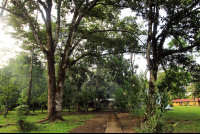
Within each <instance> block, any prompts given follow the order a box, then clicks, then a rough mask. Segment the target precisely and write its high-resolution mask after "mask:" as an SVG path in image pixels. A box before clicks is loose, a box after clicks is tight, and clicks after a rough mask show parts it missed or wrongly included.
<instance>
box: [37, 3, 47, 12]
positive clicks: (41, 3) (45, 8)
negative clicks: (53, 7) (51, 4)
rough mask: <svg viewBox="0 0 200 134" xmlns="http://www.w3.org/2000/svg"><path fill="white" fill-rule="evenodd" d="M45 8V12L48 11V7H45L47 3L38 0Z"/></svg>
mask: <svg viewBox="0 0 200 134" xmlns="http://www.w3.org/2000/svg"><path fill="white" fill-rule="evenodd" d="M37 1H38V2H39V3H40V4H41V5H42V6H43V8H44V10H45V11H46V10H47V6H46V5H45V2H42V1H41V0H37Z"/></svg>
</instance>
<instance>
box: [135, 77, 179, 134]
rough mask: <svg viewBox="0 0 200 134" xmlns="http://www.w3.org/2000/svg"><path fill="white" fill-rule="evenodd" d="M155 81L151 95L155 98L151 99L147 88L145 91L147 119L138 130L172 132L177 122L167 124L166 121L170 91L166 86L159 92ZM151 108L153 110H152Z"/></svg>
mask: <svg viewBox="0 0 200 134" xmlns="http://www.w3.org/2000/svg"><path fill="white" fill-rule="evenodd" d="M153 83H154V86H155V92H154V94H152V95H151V96H152V98H153V99H152V100H150V99H149V96H148V94H147V92H145V90H144V91H143V98H144V101H145V104H146V110H147V111H146V112H145V116H146V118H147V120H146V122H145V123H143V124H141V129H137V128H136V130H137V132H138V133H172V132H173V131H174V129H175V126H176V124H177V123H175V124H169V125H167V124H166V122H165V121H164V114H165V112H166V110H165V108H166V107H167V105H168V96H169V92H167V88H166V89H164V91H163V92H162V93H161V92H160V93H159V90H158V88H157V87H156V84H155V81H153ZM157 102H160V104H159V105H157ZM151 108H152V110H151V111H150V109H151Z"/></svg>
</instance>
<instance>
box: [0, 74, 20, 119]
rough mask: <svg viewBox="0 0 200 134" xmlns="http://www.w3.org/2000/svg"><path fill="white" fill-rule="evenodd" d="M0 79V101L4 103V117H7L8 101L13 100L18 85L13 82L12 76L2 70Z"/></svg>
mask: <svg viewBox="0 0 200 134" xmlns="http://www.w3.org/2000/svg"><path fill="white" fill-rule="evenodd" d="M0 81H1V83H0V96H1V97H0V101H1V103H3V104H4V117H5V118H6V114H7V112H8V102H9V101H10V100H12V97H13V96H14V94H15V91H16V90H17V87H16V85H14V84H13V83H12V82H11V77H10V76H8V75H5V74H3V72H2V71H1V77H0Z"/></svg>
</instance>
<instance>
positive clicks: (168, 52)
mask: <svg viewBox="0 0 200 134" xmlns="http://www.w3.org/2000/svg"><path fill="white" fill-rule="evenodd" d="M196 46H200V42H196V43H194V44H193V45H191V46H188V47H185V48H182V49H178V50H165V51H164V52H163V54H162V57H165V56H168V55H172V54H175V53H182V52H186V51H188V50H190V49H192V48H194V47H196Z"/></svg>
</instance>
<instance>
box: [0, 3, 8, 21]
mask: <svg viewBox="0 0 200 134" xmlns="http://www.w3.org/2000/svg"><path fill="white" fill-rule="evenodd" d="M7 2H8V0H5V3H4V5H3V8H2V10H1V13H0V18H1V17H2V16H3V12H4V10H5V7H6V4H7Z"/></svg>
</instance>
